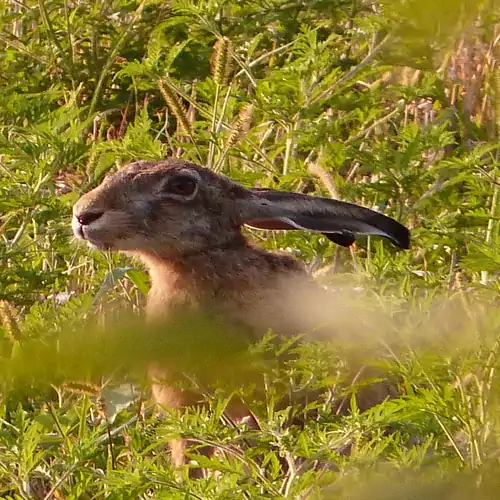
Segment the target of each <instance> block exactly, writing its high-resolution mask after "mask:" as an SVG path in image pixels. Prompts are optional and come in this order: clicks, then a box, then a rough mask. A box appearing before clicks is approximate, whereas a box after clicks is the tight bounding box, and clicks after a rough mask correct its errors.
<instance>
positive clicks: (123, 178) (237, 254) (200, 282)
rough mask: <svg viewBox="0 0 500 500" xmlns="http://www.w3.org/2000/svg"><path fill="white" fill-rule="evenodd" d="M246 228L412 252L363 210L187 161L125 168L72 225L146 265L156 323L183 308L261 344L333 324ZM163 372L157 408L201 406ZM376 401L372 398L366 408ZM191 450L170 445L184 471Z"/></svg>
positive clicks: (400, 233)
mask: <svg viewBox="0 0 500 500" xmlns="http://www.w3.org/2000/svg"><path fill="white" fill-rule="evenodd" d="M243 225H248V226H251V227H254V228H260V229H270V230H272V229H292V230H296V229H305V230H313V231H318V232H320V233H323V234H324V235H325V236H326V237H327V238H329V239H330V240H332V241H333V242H335V243H337V244H339V245H342V246H350V245H351V244H352V243H353V242H354V240H355V235H356V234H365V235H379V236H382V237H385V238H388V239H389V240H390V241H392V242H393V243H394V244H395V245H396V246H398V247H401V248H404V249H406V248H408V247H409V244H410V234H409V231H408V229H406V228H405V227H404V226H403V225H401V224H400V223H398V222H396V221H395V220H393V219H391V218H389V217H386V216H384V215H382V214H379V213H377V212H374V211H372V210H369V209H367V208H363V207H360V206H357V205H354V204H350V203H345V202H341V201H336V200H332V199H327V198H320V197H315V196H308V195H303V194H298V193H290V192H280V191H275V190H272V189H249V188H246V187H243V186H241V185H240V184H237V183H235V182H233V181H231V180H230V179H228V178H226V177H224V176H222V175H218V174H215V173H214V172H212V171H210V170H208V169H206V168H203V167H200V166H197V165H194V164H192V163H189V162H186V161H181V160H164V161H157V162H153V161H138V162H134V163H132V164H130V165H128V166H127V167H124V168H122V169H121V170H120V171H118V172H117V173H115V174H112V175H110V176H108V177H107V178H106V179H105V180H104V182H103V183H102V184H101V185H100V186H98V187H97V188H95V189H94V190H92V191H90V192H89V193H87V194H85V195H84V196H82V197H81V198H80V200H79V201H78V202H77V203H76V204H75V206H74V209H73V221H72V227H73V231H74V234H75V236H76V237H77V238H79V239H82V240H86V241H87V242H88V243H89V244H90V245H91V246H92V247H94V248H97V249H105V250H113V251H120V252H125V253H127V254H130V255H133V256H135V257H138V258H139V259H140V260H142V262H143V263H144V264H145V265H146V267H147V268H148V271H149V274H150V278H151V290H150V292H149V295H148V298H147V311H146V312H147V316H148V319H149V320H150V321H155V320H157V319H162V318H165V317H168V315H169V314H171V313H172V312H174V311H175V310H176V309H177V308H179V307H181V308H186V307H187V308H188V309H193V310H195V311H204V310H206V311H215V312H216V313H217V314H222V315H223V316H224V317H225V318H227V319H228V320H229V321H234V322H235V324H238V325H241V324H244V325H245V326H246V327H248V328H250V329H251V330H252V331H254V332H255V333H256V336H257V337H258V335H263V334H264V333H265V332H266V331H267V330H269V329H272V330H273V331H275V332H277V333H280V334H297V333H302V332H305V331H307V330H308V329H311V328H313V327H314V324H313V322H316V321H322V320H325V319H328V318H327V316H328V314H325V313H324V311H325V309H326V310H328V309H331V305H327V306H326V307H325V305H324V304H325V303H323V304H321V300H320V301H317V300H316V299H314V300H310V299H308V293H309V292H311V291H312V292H318V291H319V290H321V293H323V290H322V289H321V287H320V286H319V285H317V284H316V283H314V282H312V280H311V278H310V277H309V276H308V274H307V273H306V271H305V269H304V267H303V266H302V264H301V263H299V261H298V260H296V259H295V258H294V257H292V256H290V255H285V254H277V253H271V252H269V251H267V250H264V249H263V248H259V247H256V246H254V245H252V244H251V243H250V242H249V241H248V240H247V239H246V238H245V236H244V235H243V234H242V226H243ZM277 297H278V298H279V300H277ZM328 313H329V314H330V315H331V311H328ZM165 369H166V370H168V367H158V368H152V369H151V373H150V375H151V376H152V377H154V378H156V381H157V383H156V384H153V395H154V397H155V400H156V401H157V403H159V404H160V405H163V406H166V407H169V408H182V407H185V406H186V405H190V404H193V403H195V402H196V399H195V398H194V396H193V395H192V394H188V393H187V392H186V391H182V390H180V389H176V388H173V387H169V386H168V385H166V384H161V383H159V382H158V378H159V377H162V376H163V375H164V374H165V373H167V372H166V371H165ZM385 395H387V393H385ZM382 399H383V398H382ZM380 401H381V399H380V398H379V399H378V400H377V397H375V400H373V401H372V400H370V398H368V401H367V402H366V403H365V405H364V406H365V407H367V406H370V405H372V404H376V403H378V402H380ZM360 407H361V405H360ZM232 416H233V417H234V418H241V417H243V416H244V411H243V410H242V409H241V408H240V407H238V406H237V405H236V406H235V409H234V412H233V415H232ZM185 446H186V443H185V442H183V441H181V440H179V441H175V442H172V443H171V451H172V459H173V462H174V464H176V465H181V464H183V463H184V461H185V457H184V451H185Z"/></svg>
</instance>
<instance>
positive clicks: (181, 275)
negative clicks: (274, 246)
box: [138, 242, 304, 318]
mask: <svg viewBox="0 0 500 500" xmlns="http://www.w3.org/2000/svg"><path fill="white" fill-rule="evenodd" d="M138 257H140V259H141V260H142V261H143V262H144V264H145V265H146V267H147V268H148V270H149V274H150V277H151V290H150V292H149V295H148V303H147V314H148V317H149V318H156V317H164V316H165V314H168V313H169V312H170V311H171V310H172V308H177V307H179V306H180V307H187V308H190V309H194V310H200V309H206V308H215V309H225V308H227V307H228V308H235V307H237V304H239V303H241V302H246V301H247V300H249V299H250V298H251V300H254V299H255V298H257V296H260V295H261V294H263V293H264V292H265V290H268V289H270V288H274V287H275V286H276V281H278V280H279V279H280V278H283V277H288V276H290V277H291V276H293V275H294V274H296V273H298V274H300V275H304V270H303V267H302V265H301V264H299V262H297V261H296V260H295V259H294V258H293V257H291V256H288V255H280V254H276V253H271V252H268V251H266V250H264V249H262V248H258V247H253V246H252V245H250V244H249V243H247V242H245V243H244V244H243V245H237V246H236V245H232V246H227V247H225V248H223V247H217V248H210V249H207V250H205V251H203V252H197V253H190V254H188V255H183V256H182V258H179V259H165V258H161V257H159V256H157V255H153V254H146V253H141V254H139V255H138Z"/></svg>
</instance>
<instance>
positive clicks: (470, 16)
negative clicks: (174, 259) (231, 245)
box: [0, 0, 500, 500]
mask: <svg viewBox="0 0 500 500" xmlns="http://www.w3.org/2000/svg"><path fill="white" fill-rule="evenodd" d="M498 7H499V5H498V2H497V1H496V0H493V1H490V2H479V1H476V0H453V1H451V0H442V1H440V2H435V1H431V0H419V1H418V2H417V1H405V2H403V1H390V2H388V1H385V0H383V1H381V2H380V3H379V4H377V5H374V4H373V3H372V2H368V1H364V0H336V1H334V2H332V1H331V0H328V1H326V0H325V1H324V0H314V1H311V2H300V1H293V0H292V1H285V0H270V1H267V2H263V1H262V2H246V1H237V0H229V1H227V0H226V1H222V0H207V1H189V0H181V1H177V0H173V1H171V2H164V1H158V0H143V1H142V2H140V1H136V0H110V1H107V2H102V1H101V2H97V1H94V0H81V1H78V2H68V1H67V0H37V1H34V0H23V1H17V0H4V1H3V2H0V85H1V88H0V237H1V244H0V301H1V302H0V358H1V359H0V381H1V382H0V384H1V389H0V496H1V497H2V498H16V499H19V498H23V499H24V498H47V499H49V498H65V499H73V498H74V499H76V498H82V499H90V498H92V499H94V498H96V499H97V498H112V499H115V498H116V499H120V498H202V499H205V498H207V499H210V498H214V499H215V498H217V499H219V498H337V499H344V498H345V499H346V500H347V499H349V500H351V499H358V498H359V499H361V498H365V497H366V496H367V495H369V496H371V497H374V498H377V499H379V498H380V499H389V498H390V499H393V498H394V499H396V498H397V499H407V498H415V499H420V498H440V499H453V500H455V499H458V500H460V499H462V498H464V499H465V498H472V497H476V498H484V499H486V498H496V491H498V487H499V486H500V485H499V484H498V479H497V477H498V472H499V471H498V456H499V451H500V419H499V416H500V401H499V396H500V387H499V382H500V380H499V377H498V368H499V364H500V360H499V352H498V351H499V347H498V339H499V337H498V331H499V326H500V324H499V319H498V318H500V314H499V310H498V295H499V291H500V280H499V273H498V270H499V269H500V232H499V210H498V204H499V199H498V178H499V173H498V165H499V162H498V154H499V152H498V143H499V141H498V126H499V115H498V110H499V108H498V103H499V102H500V101H499V96H498V95H497V94H498V91H499V85H498V82H499V75H498V69H497V67H496V60H498V55H499V54H498V50H499V48H498V40H497V34H498V25H497V24H495V23H496V21H497V19H498V12H499V11H498ZM429 13H432V15H430V14H429ZM165 156H175V157H182V158H184V159H187V160H191V161H195V162H197V163H199V164H203V165H206V166H208V167H210V168H212V169H214V170H215V171H218V172H222V173H224V174H226V175H229V176H230V177H231V178H233V179H235V180H236V181H239V182H242V183H244V184H246V185H260V186H262V187H274V188H279V189H283V190H293V191H300V192H308V193H314V194H321V195H325V196H334V197H339V198H341V199H344V200H347V201H352V202H356V203H360V204H363V205H365V206H368V207H372V208H375V209H378V210H381V211H384V213H386V214H388V215H390V216H393V217H395V218H397V219H399V220H401V221H402V222H403V223H405V224H407V225H408V226H409V227H411V229H412V235H413V243H412V248H411V250H410V251H407V252H396V251H395V250H393V249H392V248H391V247H390V246H389V245H386V244H385V243H383V242H381V241H379V240H375V239H371V240H367V241H360V242H359V244H358V245H357V246H356V247H355V248H354V249H353V250H352V251H349V250H345V249H342V248H338V247H335V245H332V244H330V243H329V242H328V241H327V240H326V239H325V238H323V237H322V236H318V235H313V234H308V233H303V232H289V233H284V232H275V233H263V232H258V231H250V230H249V231H248V234H249V236H250V237H251V238H253V239H254V240H255V241H257V242H259V243H260V244H262V245H264V246H265V247H266V248H269V249H273V250H278V249H288V250H289V251H293V252H294V253H295V254H296V255H297V256H298V257H299V258H301V259H303V260H304V261H305V262H306V263H307V265H308V266H310V269H311V272H312V273H313V274H314V275H315V276H316V277H317V279H318V280H321V281H325V282H326V283H328V284H329V285H331V288H332V290H333V291H332V293H334V294H338V295H337V296H338V297H342V298H343V299H344V300H345V301H346V304H345V307H346V310H342V311H340V310H339V314H341V313H342V314H344V316H345V317H346V318H347V319H349V324H348V326H349V328H350V331H351V332H352V333H353V335H354V334H355V335H356V339H357V341H359V340H360V339H361V340H363V342H364V343H366V344H369V345H371V346H375V347H376V348H377V349H378V351H377V352H381V353H382V354H383V355H384V357H387V363H386V364H385V365H384V368H385V369H386V370H387V372H388V373H389V374H390V375H391V376H392V377H393V378H394V379H395V380H398V385H399V387H400V389H401V391H402V394H403V396H402V397H401V398H399V399H396V400H393V401H390V402H386V403H384V404H382V405H380V406H378V407H375V408H373V409H371V410H369V411H367V412H364V413H360V412H359V411H358V410H357V408H356V405H355V404H353V407H352V412H351V414H350V415H348V416H340V415H336V414H334V413H333V412H332V411H331V407H330V405H329V404H327V403H325V402H324V400H320V401H316V402H311V403H310V407H309V410H311V413H310V415H314V417H313V416H309V417H308V418H307V419H306V424H305V425H304V426H303V427H298V426H291V425H290V422H291V421H292V420H293V417H294V416H297V415H302V413H303V408H300V407H299V406H298V405H296V404H291V405H290V406H287V407H285V408H283V407H280V406H279V405H278V401H279V400H282V399H283V397H285V399H286V398H287V397H289V396H290V395H293V394H295V393H296V392H297V391H299V390H304V389H306V390H309V389H311V390H318V389H320V390H323V391H324V392H325V393H326V394H327V395H328V390H327V389H328V388H329V387H332V386H333V385H335V384H336V383H338V382H339V381H338V380H337V379H336V378H335V377H334V378H332V377H331V375H329V372H328V370H327V369H326V367H327V366H328V365H331V364H332V363H338V364H339V367H340V368H339V372H340V375H341V374H342V370H341V366H342V360H341V359H337V357H336V356H335V354H338V352H339V351H338V350H333V352H332V349H331V348H330V349H329V348H327V347H326V346H325V345H319V344H313V343H307V344H304V345H301V346H300V347H299V348H297V349H298V351H297V354H298V355H297V356H295V357H294V358H293V359H292V360H290V359H289V360H288V361H286V362H283V363H278V362H277V354H278V352H279V350H280V349H285V347H286V346H285V347H283V346H281V347H280V346H279V344H278V345H276V342H275V341H274V339H273V338H272V337H271V336H269V337H266V338H265V339H263V340H262V342H260V343H259V344H258V345H255V346H253V347H252V349H250V350H249V349H248V348H247V346H246V345H244V344H242V343H241V339H240V338H239V337H237V336H236V337H235V336H230V337H228V336H227V335H232V332H226V331H224V329H221V328H220V325H210V324H209V323H207V322H206V321H205V320H204V319H203V318H192V322H189V321H184V322H181V324H180V325H179V324H177V325H174V326H172V325H171V326H170V331H169V335H168V338H167V337H166V336H165V335H164V334H163V333H162V331H161V330H158V331H149V332H147V341H146V340H145V335H146V334H145V332H144V328H143V327H141V326H140V323H138V322H139V321H140V314H141V311H142V308H143V305H144V301H145V294H146V293H147V290H148V281H147V276H146V274H145V273H144V271H143V270H142V269H140V268H138V267H136V263H134V262H130V261H129V260H127V259H126V258H125V257H123V256H119V255H115V254H106V253H99V252H90V251H89V250H87V249H86V248H85V247H83V246H81V245H78V244H77V243H76V242H75V241H73V238H72V235H71V229H70V214H71V207H72V205H73V203H74V202H75V201H76V200H77V199H78V197H79V196H80V195H81V194H82V193H83V192H85V191H86V190H88V189H90V188H91V187H93V186H95V185H96V184H98V183H99V182H100V180H101V179H102V178H103V177H104V175H105V174H106V173H107V172H110V171H113V170H115V169H116V168H119V167H120V166H121V165H123V164H126V163H127V162H129V161H131V160H134V159H153V160H154V159H161V158H164V157H165ZM339 307H340V306H339ZM350 307H354V308H355V311H356V312H355V313H350V311H351V309H349V308H350ZM124 318H127V320H128V321H124ZM130 318H132V319H130ZM347 319H346V321H347ZM233 333H234V332H233ZM341 344H342V345H337V346H336V349H344V348H345V349H346V350H347V349H351V348H353V347H356V345H354V342H353V341H352V340H351V341H349V339H345V338H344V340H343V342H342V343H341ZM369 352H373V351H369ZM358 353H359V354H360V355H363V356H365V357H368V358H370V355H369V353H368V352H365V351H364V350H363V349H362V350H361V351H360V352H358ZM371 356H372V358H375V359H368V361H370V362H373V361H380V359H381V357H380V356H378V355H377V356H373V354H372V355H371ZM152 357H156V358H158V357H160V358H161V359H162V360H163V361H164V362H168V363H169V364H170V365H172V364H174V363H175V366H176V367H177V368H178V370H179V372H180V371H183V370H184V371H189V372H190V373H191V375H192V376H193V378H192V379H191V380H190V381H188V382H187V381H185V380H184V381H183V383H189V384H191V385H192V384H195V385H197V388H198V390H199V392H200V393H201V394H203V397H204V398H205V399H206V401H207V403H208V406H209V407H210V411H196V410H192V411H189V412H187V413H186V414H183V415H178V414H171V415H168V416H164V417H160V416H158V415H157V414H156V412H155V411H154V409H153V406H152V402H151V400H150V395H149V392H148V385H147V383H146V381H145V380H144V371H145V366H146V365H147V363H148V361H150V360H151V359H152ZM340 375H339V376H340ZM262 384H264V387H265V390H264V391H262V390H261V389H259V388H262ZM355 389H356V388H353V390H354V391H355ZM257 392H259V396H257ZM231 394H238V395H239V396H241V397H243V398H244V399H245V401H246V402H247V403H248V404H249V406H250V408H251V410H252V412H253V413H254V415H255V417H256V419H257V421H258V423H259V427H260V429H259V430H258V431H256V430H252V429H251V428H249V427H245V426H244V425H233V424H234V423H231V422H228V421H227V417H226V416H225V413H224V409H225V405H226V404H227V401H228V399H229V397H230V396H231ZM312 410H314V411H312ZM388 429H390V432H388ZM177 436H183V437H186V438H189V439H192V440H193V441H195V442H196V443H199V444H200V445H203V444H216V445H218V446H219V448H220V453H219V454H218V455H217V457H214V458H212V459H207V458H203V457H199V456H198V455H196V454H195V453H193V459H196V460H197V461H198V465H201V466H204V467H206V468H207V470H208V471H209V474H208V477H207V478H205V479H202V480H199V481H194V480H189V479H188V478H187V474H185V473H186V471H184V472H183V473H184V476H185V477H184V481H179V478H178V477H176V475H175V473H174V470H173V469H172V467H171V466H170V463H169V457H168V453H167V452H166V451H165V446H166V443H167V442H168V440H169V439H170V438H172V437H177ZM193 451H194V450H193Z"/></svg>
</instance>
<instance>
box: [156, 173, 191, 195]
mask: <svg viewBox="0 0 500 500" xmlns="http://www.w3.org/2000/svg"><path fill="white" fill-rule="evenodd" d="M163 191H164V192H167V193H171V194H178V195H181V196H191V195H192V194H193V193H194V192H195V191H196V180H195V179H193V178H192V177H190V176H188V175H180V176H178V177H174V178H173V179H170V180H169V181H168V182H167V184H166V185H165V187H164V188H163Z"/></svg>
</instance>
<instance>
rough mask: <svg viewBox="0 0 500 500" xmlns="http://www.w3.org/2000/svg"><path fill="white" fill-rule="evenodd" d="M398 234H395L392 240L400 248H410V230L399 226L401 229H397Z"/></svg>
mask: <svg viewBox="0 0 500 500" xmlns="http://www.w3.org/2000/svg"><path fill="white" fill-rule="evenodd" d="M398 232H399V233H400V234H398V235H396V237H395V238H394V240H393V242H394V243H395V244H396V245H397V246H398V247H399V248H401V249H402V250H409V248H410V239H411V237H410V230H409V229H407V228H406V227H405V226H403V225H402V226H401V231H398Z"/></svg>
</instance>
